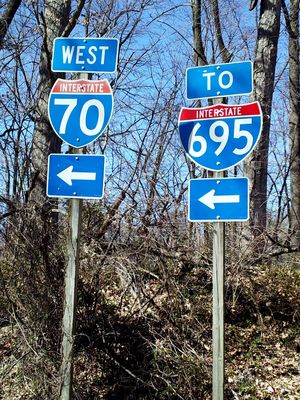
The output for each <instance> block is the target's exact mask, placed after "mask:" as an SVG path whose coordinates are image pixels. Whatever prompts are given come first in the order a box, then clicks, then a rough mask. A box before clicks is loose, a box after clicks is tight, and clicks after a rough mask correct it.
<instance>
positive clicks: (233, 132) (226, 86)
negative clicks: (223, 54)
mask: <svg viewBox="0 0 300 400" xmlns="http://www.w3.org/2000/svg"><path fill="white" fill-rule="evenodd" d="M186 86H187V99H189V100H196V99H203V98H207V99H208V98H210V99H213V103H214V104H213V106H208V107H202V108H182V109H181V112H180V115H179V122H178V127H179V134H180V140H181V143H182V146H183V147H184V149H185V151H186V153H187V155H188V157H189V158H190V159H191V160H192V161H193V162H195V163H196V164H197V165H199V166H200V167H202V168H205V169H207V170H210V171H213V178H212V179H208V178H207V179H192V180H191V181H190V184H189V221H191V222H195V221H203V222H208V221H209V222H212V223H213V329H212V336H213V377H212V387H213V393H212V395H213V396H212V397H213V400H223V396H224V271H225V221H247V220H248V218H249V189H248V186H249V185H248V179H247V178H225V177H224V171H225V170H226V169H229V168H231V167H233V166H235V165H237V164H239V163H241V162H242V161H243V160H244V159H245V158H246V157H247V156H248V155H249V154H250V153H251V152H252V151H253V149H254V147H255V145H256V143H257V142H258V140H259V137H260V133H261V129H262V112H261V108H260V105H259V103H258V102H254V103H250V104H239V105H227V104H222V103H220V98H221V97H228V96H235V95H242V94H251V92H252V90H253V89H252V88H253V65H252V63H251V62H250V61H246V62H237V63H229V64H219V65H206V66H203V67H193V68H188V69H187V73H186Z"/></svg>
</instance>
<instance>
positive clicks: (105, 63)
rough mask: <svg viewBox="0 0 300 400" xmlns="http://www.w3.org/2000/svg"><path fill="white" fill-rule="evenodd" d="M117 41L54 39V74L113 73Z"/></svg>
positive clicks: (108, 39) (110, 39)
mask: <svg viewBox="0 0 300 400" xmlns="http://www.w3.org/2000/svg"><path fill="white" fill-rule="evenodd" d="M118 50H119V41H118V39H114V38H56V39H55V40H54V47H53V55H52V66H51V68H52V71H54V72H115V71H116V67H117V59H118Z"/></svg>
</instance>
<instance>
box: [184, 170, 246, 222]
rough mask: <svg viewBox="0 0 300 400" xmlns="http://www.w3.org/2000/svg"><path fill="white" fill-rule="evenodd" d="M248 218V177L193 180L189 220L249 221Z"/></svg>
mask: <svg viewBox="0 0 300 400" xmlns="http://www.w3.org/2000/svg"><path fill="white" fill-rule="evenodd" d="M248 218H249V194H248V178H219V179H218V178H213V179H192V180H191V181H190V184H189V220H190V221H192V222H194V221H210V222H212V221H215V222H216V221H222V222H224V221H247V220H248Z"/></svg>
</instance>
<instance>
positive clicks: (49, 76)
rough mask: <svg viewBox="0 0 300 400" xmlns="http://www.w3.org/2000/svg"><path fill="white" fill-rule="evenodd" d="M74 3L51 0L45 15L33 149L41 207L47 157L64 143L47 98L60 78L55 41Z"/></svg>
mask: <svg viewBox="0 0 300 400" xmlns="http://www.w3.org/2000/svg"><path fill="white" fill-rule="evenodd" d="M70 8H71V0H48V1H47V2H46V4H45V15H42V23H43V32H44V37H43V45H42V50H41V58H40V81H39V87H38V100H37V106H36V112H35V118H36V122H35V129H34V139H33V147H32V168H31V172H32V184H31V192H30V199H31V200H33V201H34V202H36V203H38V204H40V205H42V204H43V203H44V202H45V196H46V179H47V161H48V160H47V157H48V155H49V154H50V153H52V152H60V147H61V140H60V139H59V138H58V137H57V136H56V134H55V133H54V132H53V131H52V128H51V125H50V123H49V120H48V98H49V93H50V90H51V87H52V85H53V83H54V81H55V79H56V78H57V75H54V74H53V73H52V72H51V57H52V49H53V41H54V39H55V38H56V37H58V36H60V35H61V34H62V32H63V30H64V28H65V27H66V26H67V24H68V21H69V17H70Z"/></svg>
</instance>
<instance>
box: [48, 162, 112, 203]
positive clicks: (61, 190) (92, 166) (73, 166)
mask: <svg viewBox="0 0 300 400" xmlns="http://www.w3.org/2000/svg"><path fill="white" fill-rule="evenodd" d="M104 167H105V157H104V156H103V155H86V154H50V156H49V160H48V179H47V196H49V197H58V198H77V199H78V198H79V199H101V198H102V197H103V190H104Z"/></svg>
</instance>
